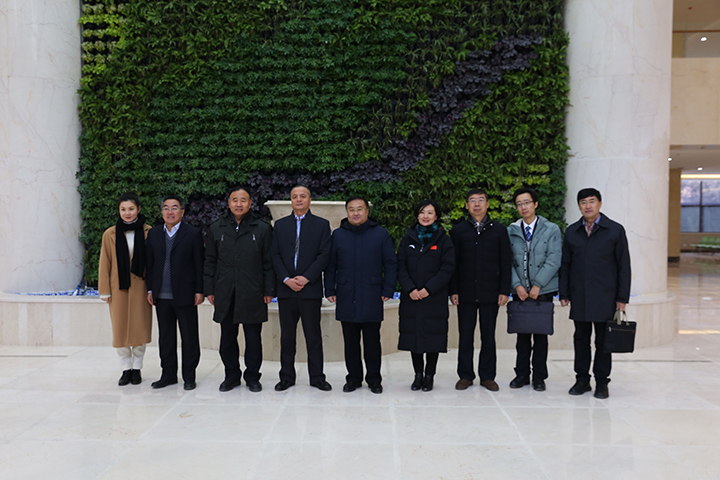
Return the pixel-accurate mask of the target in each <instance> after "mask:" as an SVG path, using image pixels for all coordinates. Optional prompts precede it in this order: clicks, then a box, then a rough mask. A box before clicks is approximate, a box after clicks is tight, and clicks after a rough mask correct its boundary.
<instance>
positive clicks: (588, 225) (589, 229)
mask: <svg viewBox="0 0 720 480" xmlns="http://www.w3.org/2000/svg"><path fill="white" fill-rule="evenodd" d="M594 228H595V222H593V223H586V224H585V231H586V232H587V236H588V237H589V236H590V234H591V233H592V231H593V229H594Z"/></svg>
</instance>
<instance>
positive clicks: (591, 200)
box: [580, 198, 598, 207]
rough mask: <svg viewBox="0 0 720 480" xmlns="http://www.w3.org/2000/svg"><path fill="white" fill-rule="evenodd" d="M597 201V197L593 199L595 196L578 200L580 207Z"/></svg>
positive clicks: (591, 204)
mask: <svg viewBox="0 0 720 480" xmlns="http://www.w3.org/2000/svg"><path fill="white" fill-rule="evenodd" d="M597 203H598V202H597V199H595V198H591V199H588V200H580V206H581V207H585V206H587V205H590V206H593V205H596V204H597Z"/></svg>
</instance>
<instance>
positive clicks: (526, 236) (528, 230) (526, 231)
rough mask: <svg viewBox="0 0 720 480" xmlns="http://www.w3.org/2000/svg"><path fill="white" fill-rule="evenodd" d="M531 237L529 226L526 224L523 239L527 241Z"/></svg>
mask: <svg viewBox="0 0 720 480" xmlns="http://www.w3.org/2000/svg"><path fill="white" fill-rule="evenodd" d="M531 238H532V233H530V227H529V226H526V227H525V241H526V242H529V241H530V239H531Z"/></svg>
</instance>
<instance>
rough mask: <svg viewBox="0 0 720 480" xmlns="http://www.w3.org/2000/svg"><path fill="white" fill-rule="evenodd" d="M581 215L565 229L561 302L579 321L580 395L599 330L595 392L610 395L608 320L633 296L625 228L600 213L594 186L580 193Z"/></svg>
mask: <svg viewBox="0 0 720 480" xmlns="http://www.w3.org/2000/svg"><path fill="white" fill-rule="evenodd" d="M577 201H578V207H579V208H580V213H581V214H582V218H581V219H580V220H578V221H577V222H575V223H573V224H572V225H570V226H569V227H568V228H567V230H565V239H564V240H563V248H562V264H561V267H560V304H561V305H562V306H563V307H565V306H567V305H568V304H569V305H570V318H571V319H572V320H573V321H574V322H575V334H574V336H573V345H574V347H575V365H574V367H575V379H576V381H575V384H574V385H573V386H572V388H570V391H569V392H568V393H569V394H570V395H582V394H583V393H585V392H589V391H590V390H591V387H590V373H589V372H590V337H591V336H592V331H593V328H594V329H595V359H594V362H593V375H594V376H595V397H596V398H601V399H603V398H608V396H609V391H608V383H609V382H610V369H611V367H612V356H611V354H610V353H605V332H606V328H607V322H608V320H611V319H612V318H613V316H614V314H615V311H616V310H622V311H624V310H625V305H626V304H627V303H628V301H629V300H630V277H631V274H630V251H629V249H628V242H627V237H626V235H625V229H624V228H623V226H622V225H620V224H619V223H617V222H614V221H612V220H610V219H609V218H608V217H607V216H605V215H603V214H601V213H600V208H601V207H602V196H601V195H600V192H599V191H597V190H596V189H594V188H584V189H582V190H580V191H579V192H578V194H577Z"/></svg>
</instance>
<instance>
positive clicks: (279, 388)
mask: <svg viewBox="0 0 720 480" xmlns="http://www.w3.org/2000/svg"><path fill="white" fill-rule="evenodd" d="M293 385H295V382H291V381H289V380H280V381H279V382H278V383H277V384H275V391H276V392H283V391H285V390H287V389H288V388H290V387H292V386H293Z"/></svg>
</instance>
